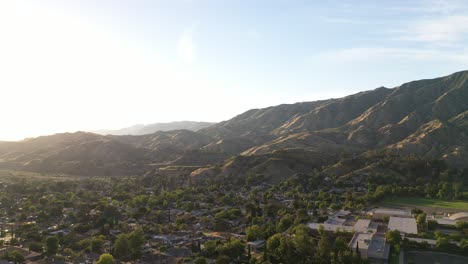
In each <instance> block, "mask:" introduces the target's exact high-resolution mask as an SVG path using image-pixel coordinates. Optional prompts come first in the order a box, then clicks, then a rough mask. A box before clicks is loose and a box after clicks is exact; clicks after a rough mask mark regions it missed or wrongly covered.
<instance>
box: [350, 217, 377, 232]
mask: <svg viewBox="0 0 468 264" xmlns="http://www.w3.org/2000/svg"><path fill="white" fill-rule="evenodd" d="M354 230H355V231H356V232H361V233H375V232H377V224H376V223H372V221H371V220H369V219H359V220H357V222H356V223H355V224H354Z"/></svg>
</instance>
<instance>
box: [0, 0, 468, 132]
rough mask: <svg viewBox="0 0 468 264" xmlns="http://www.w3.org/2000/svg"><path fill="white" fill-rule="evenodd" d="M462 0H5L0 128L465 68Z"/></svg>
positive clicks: (221, 113)
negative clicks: (387, 0)
mask: <svg viewBox="0 0 468 264" xmlns="http://www.w3.org/2000/svg"><path fill="white" fill-rule="evenodd" d="M467 14H468V3H467V2H464V1H430V0H427V1H426V0H420V1H411V3H408V1H392V2H391V3H388V2H385V3H384V2H378V3H376V2H375V1H370V0H369V1H331V2H327V3H318V2H308V1H295V2H290V1H281V0H277V1H257V2H255V3H253V2H250V1H227V2H223V3H221V2H219V1H202V0H198V1H197V0H192V1H189V0H180V1H149V0H146V1H145V0H141V1H123V0H122V1H99V2H97V3H96V1H92V0H81V1H59V0H45V1H40V2H38V1H32V0H24V1H13V0H12V1H2V2H0V22H1V23H0V33H1V35H0V36H1V37H0V38H1V41H0V58H1V60H0V73H1V75H2V77H0V87H1V88H0V92H1V98H2V101H1V103H0V111H1V112H2V114H3V115H2V116H3V120H2V129H1V130H0V140H2V141H3V140H20V139H23V138H26V137H35V136H40V135H49V134H54V133H60V132H74V131H91V130H98V129H119V128H123V127H128V126H132V125H135V124H151V123H162V122H171V121H181V120H190V121H205V122H220V121H223V120H227V119H230V118H232V117H234V116H235V115H238V114H241V113H242V112H244V111H246V110H249V109H252V108H262V107H267V106H272V105H278V104H283V103H295V102H303V101H314V100H320V99H328V98H337V97H342V96H346V95H350V94H353V93H357V92H360V91H364V90H371V89H375V88H377V87H380V86H385V87H389V88H393V87H395V86H397V85H400V84H402V83H405V82H408V81H412V80H417V79H428V78H435V77H440V76H444V75H448V74H451V73H453V72H457V71H462V70H466V69H468V50H467V49H466V46H467V45H466V44H468V26H467V25H468V15H467Z"/></svg>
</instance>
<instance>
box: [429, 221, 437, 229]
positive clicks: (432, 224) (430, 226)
mask: <svg viewBox="0 0 468 264" xmlns="http://www.w3.org/2000/svg"><path fill="white" fill-rule="evenodd" d="M437 225H438V223H437V221H436V220H429V221H427V229H429V230H435V229H436V228H437Z"/></svg>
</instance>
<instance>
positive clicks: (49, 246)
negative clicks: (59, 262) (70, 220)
mask: <svg viewBox="0 0 468 264" xmlns="http://www.w3.org/2000/svg"><path fill="white" fill-rule="evenodd" d="M58 247H59V239H58V238H57V237H56V236H50V237H48V238H46V245H45V248H46V253H47V255H49V256H53V255H55V254H57V252H58Z"/></svg>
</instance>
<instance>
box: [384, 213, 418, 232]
mask: <svg viewBox="0 0 468 264" xmlns="http://www.w3.org/2000/svg"><path fill="white" fill-rule="evenodd" d="M388 230H398V231H400V233H404V234H417V233H418V225H417V224H416V219H414V218H405V217H393V216H392V217H390V220H389V221H388Z"/></svg>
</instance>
